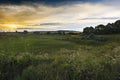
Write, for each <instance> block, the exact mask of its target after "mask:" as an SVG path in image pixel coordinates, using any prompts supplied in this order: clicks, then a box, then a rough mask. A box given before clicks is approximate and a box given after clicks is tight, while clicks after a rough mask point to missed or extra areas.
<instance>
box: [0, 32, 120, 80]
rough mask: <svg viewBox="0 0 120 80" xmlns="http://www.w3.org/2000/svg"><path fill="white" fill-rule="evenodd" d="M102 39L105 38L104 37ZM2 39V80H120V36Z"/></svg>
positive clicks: (9, 37) (0, 47) (7, 37)
mask: <svg viewBox="0 0 120 80" xmlns="http://www.w3.org/2000/svg"><path fill="white" fill-rule="evenodd" d="M102 36H103V35H102ZM80 37H81V36H80V35H77V36H74V35H39V36H38V35H32V34H31V35H7V36H3V37H1V38H0V80H120V35H104V37H105V38H106V39H107V41H96V40H82V39H79V38H80Z"/></svg>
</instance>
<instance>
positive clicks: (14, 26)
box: [5, 24, 18, 29]
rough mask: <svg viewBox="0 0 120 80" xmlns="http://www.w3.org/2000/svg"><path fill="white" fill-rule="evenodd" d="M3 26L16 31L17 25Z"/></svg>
mask: <svg viewBox="0 0 120 80" xmlns="http://www.w3.org/2000/svg"><path fill="white" fill-rule="evenodd" d="M5 26H7V27H8V28H11V29H16V28H17V26H18V25H16V24H5Z"/></svg>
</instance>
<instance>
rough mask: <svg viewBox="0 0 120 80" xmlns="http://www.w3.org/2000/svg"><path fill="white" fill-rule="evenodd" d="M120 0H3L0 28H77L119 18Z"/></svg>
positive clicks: (0, 3)
mask: <svg viewBox="0 0 120 80" xmlns="http://www.w3.org/2000/svg"><path fill="white" fill-rule="evenodd" d="M119 3H120V0H2V1H0V31H16V30H17V31H23V30H28V31H36V30H37V31H39V30H40V31H43V30H44V31H48V30H49V31H53V30H76V31H82V30H83V28H84V27H88V26H96V25H98V24H107V23H109V22H111V23H112V22H115V21H116V20H118V19H120V5H119Z"/></svg>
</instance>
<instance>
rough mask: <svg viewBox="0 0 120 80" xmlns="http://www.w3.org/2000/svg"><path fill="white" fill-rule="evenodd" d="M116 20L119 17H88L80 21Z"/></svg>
mask: <svg viewBox="0 0 120 80" xmlns="http://www.w3.org/2000/svg"><path fill="white" fill-rule="evenodd" d="M116 19H120V17H101V18H98V17H90V18H89V17H88V18H82V19H80V20H116Z"/></svg>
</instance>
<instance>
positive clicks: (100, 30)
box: [83, 20, 120, 34]
mask: <svg viewBox="0 0 120 80" xmlns="http://www.w3.org/2000/svg"><path fill="white" fill-rule="evenodd" d="M83 33H85V34H90V33H94V34H118V33H120V20H117V21H116V22H115V23H108V24H107V25H103V24H100V25H98V26H96V27H92V26H91V27H86V28H84V29H83Z"/></svg>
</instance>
